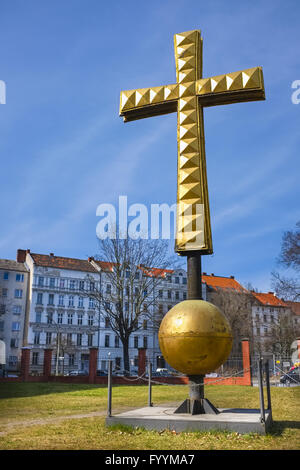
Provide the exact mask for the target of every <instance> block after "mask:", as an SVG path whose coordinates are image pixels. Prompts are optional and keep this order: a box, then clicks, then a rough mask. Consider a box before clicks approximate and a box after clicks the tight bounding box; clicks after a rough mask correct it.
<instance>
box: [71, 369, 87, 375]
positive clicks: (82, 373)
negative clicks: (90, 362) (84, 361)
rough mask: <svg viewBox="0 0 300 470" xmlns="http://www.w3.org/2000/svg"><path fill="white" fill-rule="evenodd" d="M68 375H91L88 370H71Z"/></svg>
mask: <svg viewBox="0 0 300 470" xmlns="http://www.w3.org/2000/svg"><path fill="white" fill-rule="evenodd" d="M68 375H71V376H78V375H89V374H88V372H87V371H86V370H71V371H70V372H69V373H68Z"/></svg>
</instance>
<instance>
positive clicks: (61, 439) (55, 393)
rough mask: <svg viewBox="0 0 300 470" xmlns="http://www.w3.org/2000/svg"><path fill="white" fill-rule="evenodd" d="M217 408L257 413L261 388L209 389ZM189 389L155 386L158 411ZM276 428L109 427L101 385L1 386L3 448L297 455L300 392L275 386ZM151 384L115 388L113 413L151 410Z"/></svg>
mask: <svg viewBox="0 0 300 470" xmlns="http://www.w3.org/2000/svg"><path fill="white" fill-rule="evenodd" d="M205 393H206V396H207V398H209V400H211V402H212V403H213V404H214V405H215V406H217V407H220V408H226V407H240V408H259V394H258V388H257V387H245V386H226V385H223V386H221V385H218V386H213V385H210V386H209V385H208V386H206V387H205ZM187 395H188V387H187V386H181V385H178V386H159V385H158V386H153V394H152V396H153V402H154V405H159V404H161V403H169V404H174V405H175V404H178V403H180V402H181V401H183V399H184V398H186V397H187ZM271 395H272V410H273V420H274V425H273V427H272V430H271V432H270V433H269V434H267V435H266V436H261V435H256V434H249V435H240V434H237V433H230V432H202V433H200V432H189V433H188V432H182V433H177V434H175V433H173V432H170V431H163V432H157V431H146V430H142V429H129V428H123V427H120V426H119V427H116V428H106V426H105V416H106V408H107V389H106V387H104V386H99V385H88V384H60V383H10V384H7V383H2V384H0V399H1V400H0V449H2V450H4V449H36V450H40V449H47V450H51V449H52V450H54V449H68V450H80V449H82V450H83V449H95V450H100V449H103V450H132V449H137V450H139V449H149V450H212V449H214V450H219V449H222V450H223V449H228V450H232V449H239V450H244V449H245V450H250V449H255V450H258V449H264V450H273V449H281V450H282V449H284V450H296V449H300V406H299V403H300V387H290V388H275V387H272V388H271ZM147 397H148V388H147V386H114V387H113V414H114V413H117V412H120V411H122V410H126V409H129V408H136V407H141V406H147Z"/></svg>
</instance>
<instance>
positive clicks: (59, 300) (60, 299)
mask: <svg viewBox="0 0 300 470" xmlns="http://www.w3.org/2000/svg"><path fill="white" fill-rule="evenodd" d="M58 305H60V306H61V307H63V306H64V296H63V295H60V296H59V297H58Z"/></svg>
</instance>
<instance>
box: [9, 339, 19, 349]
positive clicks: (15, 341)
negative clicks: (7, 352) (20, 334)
mask: <svg viewBox="0 0 300 470" xmlns="http://www.w3.org/2000/svg"><path fill="white" fill-rule="evenodd" d="M18 346H19V339H18V338H11V340H10V347H11V348H17V347H18Z"/></svg>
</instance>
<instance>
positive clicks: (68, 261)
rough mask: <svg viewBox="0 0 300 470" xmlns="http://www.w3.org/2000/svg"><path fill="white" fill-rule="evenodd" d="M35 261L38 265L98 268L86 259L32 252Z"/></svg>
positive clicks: (62, 267)
mask: <svg viewBox="0 0 300 470" xmlns="http://www.w3.org/2000/svg"><path fill="white" fill-rule="evenodd" d="M30 255H31V257H32V259H33V261H34V263H35V264H36V265H37V266H44V267H47V268H60V269H72V270H73V271H88V272H93V273H94V272H97V271H96V269H95V268H94V267H93V266H92V264H91V263H89V261H88V260H85V259H76V258H65V257H64V256H54V255H53V254H50V255H40V254H37V253H30Z"/></svg>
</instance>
